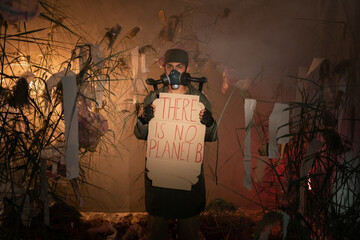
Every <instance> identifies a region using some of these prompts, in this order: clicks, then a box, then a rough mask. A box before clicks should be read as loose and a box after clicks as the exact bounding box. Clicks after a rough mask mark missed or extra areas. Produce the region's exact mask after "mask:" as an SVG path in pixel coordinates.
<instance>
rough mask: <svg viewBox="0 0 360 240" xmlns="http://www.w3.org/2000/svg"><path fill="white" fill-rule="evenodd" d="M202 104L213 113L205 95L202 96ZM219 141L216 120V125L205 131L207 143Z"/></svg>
mask: <svg viewBox="0 0 360 240" xmlns="http://www.w3.org/2000/svg"><path fill="white" fill-rule="evenodd" d="M200 102H202V104H204V106H205V108H206V109H207V110H209V111H210V112H211V113H212V110H211V105H210V102H209V100H208V99H207V98H206V96H205V95H203V94H201V95H200ZM216 140H217V125H216V121H215V119H214V123H213V124H212V125H211V126H210V127H206V131H205V142H214V141H216Z"/></svg>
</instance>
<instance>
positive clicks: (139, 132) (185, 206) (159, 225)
mask: <svg viewBox="0 0 360 240" xmlns="http://www.w3.org/2000/svg"><path fill="white" fill-rule="evenodd" d="M187 69H188V53H187V52H186V51H184V50H182V49H169V50H168V51H167V52H166V53H165V59H164V71H165V74H164V75H163V76H162V78H163V79H164V81H163V83H164V86H163V87H162V88H160V89H157V90H156V91H152V92H150V94H149V95H148V96H147V97H146V98H145V99H144V105H143V106H144V108H143V109H142V110H141V111H140V115H139V117H138V121H137V124H136V126H135V128H134V134H135V136H136V137H137V138H138V139H142V140H146V139H147V135H148V123H149V121H150V120H151V119H152V118H153V117H154V111H155V110H156V109H154V105H152V102H153V101H154V100H155V99H156V98H157V97H158V95H159V93H160V92H167V93H176V94H191V95H199V97H200V99H199V101H200V102H201V103H203V104H204V106H205V108H204V109H202V110H201V111H200V113H199V118H200V122H201V123H202V124H204V125H205V126H206V132H205V139H204V140H205V141H208V142H212V141H216V139H217V133H216V129H217V127H216V122H215V120H214V118H213V117H212V113H211V106H210V103H209V101H208V99H207V98H206V96H205V95H204V94H202V93H201V92H200V91H199V90H197V89H196V88H194V87H193V86H192V85H191V84H190V82H189V81H188V80H187V78H186V76H189V74H187V73H186V72H187ZM205 195H206V194H205V180H204V172H203V167H202V166H201V173H200V175H199V177H198V182H197V183H196V184H194V185H192V187H191V190H190V191H186V190H177V189H170V188H161V187H155V186H152V182H151V180H150V179H149V178H148V176H147V174H145V207H146V211H147V212H148V213H149V230H150V236H149V239H156V240H162V239H167V232H168V220H169V219H177V220H178V239H182V240H191V239H198V233H199V226H200V215H199V214H200V213H201V212H202V211H204V208H205V202H206V199H205Z"/></svg>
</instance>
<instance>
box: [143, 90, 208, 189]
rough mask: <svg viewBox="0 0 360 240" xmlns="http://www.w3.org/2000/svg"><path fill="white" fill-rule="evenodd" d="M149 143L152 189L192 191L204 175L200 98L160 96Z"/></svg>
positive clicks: (181, 95) (152, 121) (203, 128)
mask: <svg viewBox="0 0 360 240" xmlns="http://www.w3.org/2000/svg"><path fill="white" fill-rule="evenodd" d="M153 105H155V109H156V110H155V117H154V118H153V119H152V120H151V121H150V123H149V133H148V140H147V162H146V168H147V170H148V171H149V172H148V177H149V178H150V179H151V180H152V184H153V186H158V187H165V188H174V189H182V190H190V189H191V185H193V184H195V183H196V182H197V181H198V179H197V177H198V176H199V174H200V171H201V164H202V161H203V152H204V136H205V126H204V125H203V124H201V123H200V119H199V113H200V110H201V109H203V108H204V105H203V104H202V103H200V102H199V96H196V95H184V94H169V93H160V97H159V99H156V100H155V101H154V102H153Z"/></svg>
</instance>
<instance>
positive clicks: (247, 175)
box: [243, 99, 256, 190]
mask: <svg viewBox="0 0 360 240" xmlns="http://www.w3.org/2000/svg"><path fill="white" fill-rule="evenodd" d="M255 107H256V100H255V99H245V106H244V109H245V141H244V145H245V149H244V179H243V186H244V187H246V188H247V189H249V190H250V189H251V125H252V121H253V115H254V110H255Z"/></svg>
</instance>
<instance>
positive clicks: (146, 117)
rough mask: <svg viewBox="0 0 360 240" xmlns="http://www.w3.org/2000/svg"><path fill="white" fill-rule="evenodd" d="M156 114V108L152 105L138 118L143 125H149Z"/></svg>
mask: <svg viewBox="0 0 360 240" xmlns="http://www.w3.org/2000/svg"><path fill="white" fill-rule="evenodd" d="M154 112H155V106H154V105H152V104H148V105H147V106H145V107H144V108H143V109H142V111H141V115H140V116H139V117H138V119H139V120H140V122H141V123H142V124H144V125H145V124H148V123H149V122H150V120H151V119H152V118H153V117H154Z"/></svg>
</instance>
